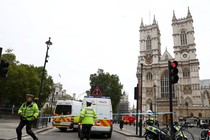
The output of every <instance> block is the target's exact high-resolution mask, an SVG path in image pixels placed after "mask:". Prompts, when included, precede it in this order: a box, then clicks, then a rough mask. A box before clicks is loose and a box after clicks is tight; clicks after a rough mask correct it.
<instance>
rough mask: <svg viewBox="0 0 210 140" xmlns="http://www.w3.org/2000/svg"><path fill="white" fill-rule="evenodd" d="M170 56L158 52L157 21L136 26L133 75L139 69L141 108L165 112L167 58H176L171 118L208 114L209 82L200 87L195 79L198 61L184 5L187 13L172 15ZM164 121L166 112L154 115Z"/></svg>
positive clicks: (159, 47) (167, 89)
mask: <svg viewBox="0 0 210 140" xmlns="http://www.w3.org/2000/svg"><path fill="white" fill-rule="evenodd" d="M171 25H172V29H173V34H172V37H173V50H174V51H173V52H174V54H173V56H174V57H172V55H171V54H170V53H169V52H168V51H167V49H166V50H165V52H164V53H163V55H161V40H160V36H161V34H160V30H159V26H158V23H157V22H156V19H155V17H154V19H153V23H152V24H150V25H145V24H144V23H143V19H142V20H141V25H140V30H139V32H140V55H139V57H138V65H137V74H141V64H143V68H142V111H143V112H146V111H147V110H152V111H154V112H169V110H170V109H169V86H168V61H169V60H170V61H174V60H176V61H178V64H179V65H178V70H179V73H178V75H179V81H178V83H177V84H175V85H174V87H173V92H172V96H173V112H174V120H175V121H178V120H181V119H182V118H184V117H186V116H194V117H209V116H210V106H209V103H210V87H209V86H210V85H208V86H205V88H204V87H203V86H202V84H201V81H200V78H199V60H198V58H196V43H195V37H194V34H195V32H194V27H193V18H192V15H191V13H190V10H189V8H188V11H187V16H186V17H184V18H179V19H177V18H176V16H175V12H173V16H172V24H171ZM157 116H158V120H159V121H161V122H164V121H165V118H167V115H157Z"/></svg>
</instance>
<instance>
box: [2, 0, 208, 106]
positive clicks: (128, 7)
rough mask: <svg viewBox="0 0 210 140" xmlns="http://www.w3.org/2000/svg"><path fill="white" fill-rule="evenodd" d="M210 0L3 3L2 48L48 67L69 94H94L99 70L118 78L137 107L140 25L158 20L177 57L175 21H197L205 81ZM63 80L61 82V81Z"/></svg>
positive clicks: (23, 0) (30, 0)
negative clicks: (48, 43)
mask: <svg viewBox="0 0 210 140" xmlns="http://www.w3.org/2000/svg"><path fill="white" fill-rule="evenodd" d="M209 5H210V1H209V0H199V1H198V0H173V1H172V0H0V47H2V48H3V53H4V51H5V50H6V49H8V48H11V49H13V50H14V51H13V52H14V53H15V54H16V57H17V60H19V61H20V62H21V63H24V64H32V65H35V66H43V64H44V59H45V53H46V49H47V48H46V44H45V42H46V41H47V40H48V38H49V37H51V38H52V39H51V41H52V43H53V45H52V46H50V49H49V56H50V58H49V62H48V63H47V66H46V69H47V71H48V73H49V75H51V76H52V77H53V79H54V82H61V83H62V84H63V88H64V89H66V90H67V93H68V94H70V95H72V93H77V96H78V95H79V94H81V93H83V92H85V91H86V90H88V89H90V86H89V76H90V74H93V73H96V72H97V70H98V68H101V69H104V71H105V72H109V73H110V74H117V75H118V76H119V78H120V82H121V83H122V84H123V86H124V88H123V89H124V90H125V91H126V92H127V93H129V99H130V101H131V106H132V104H133V102H134V101H133V88H134V86H136V83H137V78H136V67H137V61H138V55H139V50H140V46H139V26H140V22H141V18H143V21H144V24H150V23H152V21H153V16H154V15H155V18H156V21H157V22H158V24H159V28H160V33H161V49H162V50H161V53H162V54H163V53H164V51H165V49H166V48H167V50H168V51H169V52H170V53H171V54H172V56H174V55H173V38H172V26H171V21H172V16H173V10H175V14H176V17H177V18H181V17H186V16H187V8H188V7H189V8H190V12H191V14H192V17H193V20H194V23H193V24H194V29H195V43H196V48H197V58H198V59H199V61H200V79H210V72H209V69H208V68H209V65H207V64H210V63H209V60H210V59H209V56H210V54H209V53H210V46H209V44H210V43H209V40H210V37H209V31H210V18H209V17H210V16H209V15H210V8H209ZM59 74H60V75H61V78H60V77H59Z"/></svg>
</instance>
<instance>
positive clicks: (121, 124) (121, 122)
mask: <svg viewBox="0 0 210 140" xmlns="http://www.w3.org/2000/svg"><path fill="white" fill-rule="evenodd" d="M123 124H124V121H123V120H122V119H121V120H120V130H122V129H123Z"/></svg>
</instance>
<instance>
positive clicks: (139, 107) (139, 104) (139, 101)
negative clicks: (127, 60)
mask: <svg viewBox="0 0 210 140" xmlns="http://www.w3.org/2000/svg"><path fill="white" fill-rule="evenodd" d="M142 75H143V64H142V63H141V67H140V68H139V67H138V69H137V73H136V77H137V80H138V87H137V88H138V96H137V109H136V111H137V114H138V113H140V115H139V116H140V119H139V124H136V125H138V126H139V136H140V137H142V114H141V113H142ZM136 130H137V129H136Z"/></svg>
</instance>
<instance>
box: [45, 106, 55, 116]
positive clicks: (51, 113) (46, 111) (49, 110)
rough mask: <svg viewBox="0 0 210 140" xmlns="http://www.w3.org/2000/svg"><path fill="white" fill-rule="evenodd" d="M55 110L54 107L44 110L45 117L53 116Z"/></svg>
mask: <svg viewBox="0 0 210 140" xmlns="http://www.w3.org/2000/svg"><path fill="white" fill-rule="evenodd" d="M53 110H54V109H53V108H52V107H46V108H44V109H43V115H51V116H52V115H53Z"/></svg>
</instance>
